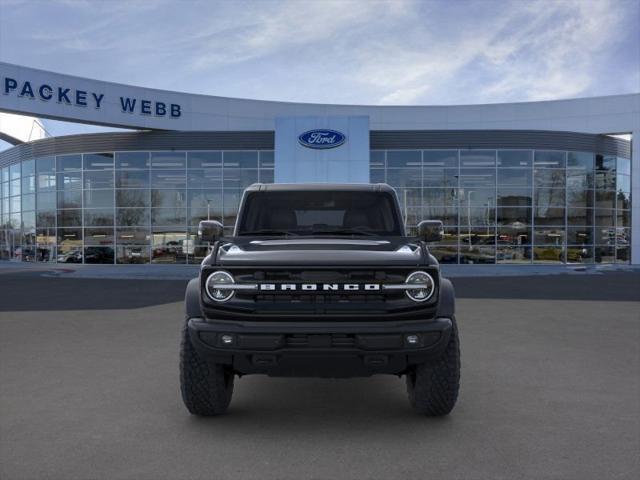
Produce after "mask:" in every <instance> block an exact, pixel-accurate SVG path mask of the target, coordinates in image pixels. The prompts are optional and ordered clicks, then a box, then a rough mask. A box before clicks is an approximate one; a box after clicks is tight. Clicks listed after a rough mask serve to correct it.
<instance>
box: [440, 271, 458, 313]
mask: <svg viewBox="0 0 640 480" xmlns="http://www.w3.org/2000/svg"><path fill="white" fill-rule="evenodd" d="M455 313H456V293H455V290H454V289H453V283H451V280H449V279H447V278H441V279H440V293H439V294H438V312H437V316H438V317H444V318H453V316H454V315H455Z"/></svg>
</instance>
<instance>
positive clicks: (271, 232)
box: [239, 228, 298, 236]
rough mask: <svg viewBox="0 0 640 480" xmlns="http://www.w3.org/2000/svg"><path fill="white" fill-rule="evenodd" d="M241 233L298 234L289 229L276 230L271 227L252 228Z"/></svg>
mask: <svg viewBox="0 0 640 480" xmlns="http://www.w3.org/2000/svg"><path fill="white" fill-rule="evenodd" d="M239 235H285V236H288V235H291V236H297V235H298V234H297V233H295V232H292V231H289V230H274V229H270V228H263V229H260V230H251V231H248V232H240V233H239Z"/></svg>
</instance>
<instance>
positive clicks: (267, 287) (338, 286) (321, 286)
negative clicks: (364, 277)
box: [259, 283, 381, 292]
mask: <svg viewBox="0 0 640 480" xmlns="http://www.w3.org/2000/svg"><path fill="white" fill-rule="evenodd" d="M259 288H260V290H261V291H272V292H273V291H280V292H284V291H298V290H301V291H307V292H313V291H318V290H321V291H324V292H330V291H342V292H352V291H358V290H366V291H376V290H380V289H381V286H380V284H379V283H364V284H359V283H300V284H296V283H280V284H276V283H261V284H260V287H259Z"/></svg>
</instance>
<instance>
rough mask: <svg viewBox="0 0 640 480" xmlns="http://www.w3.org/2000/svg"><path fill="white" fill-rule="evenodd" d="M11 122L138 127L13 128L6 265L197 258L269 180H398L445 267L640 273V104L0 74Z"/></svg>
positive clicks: (3, 190) (2, 167)
mask: <svg viewBox="0 0 640 480" xmlns="http://www.w3.org/2000/svg"><path fill="white" fill-rule="evenodd" d="M0 88H1V89H2V94H1V95H0V112H6V113H14V114H20V115H30V116H34V117H38V118H48V119H57V120H64V121H70V122H78V123H84V124H94V125H102V126H111V127H120V128H126V129H128V130H131V131H117V132H109V133H98V134H82V135H70V136H62V137H49V138H43V139H39V140H34V141H26V142H25V141H21V140H20V139H18V138H15V137H13V136H12V135H11V134H10V133H7V131H6V130H5V129H3V128H2V124H0V139H3V140H5V141H9V142H10V143H12V144H14V146H12V147H11V148H8V149H6V150H4V151H1V152H0V220H1V221H0V259H3V260H13V261H30V262H65V263H74V262H84V263H123V264H126V263H182V264H184V263H198V262H200V261H201V260H202V257H203V255H204V254H205V252H206V246H203V245H200V244H199V242H198V239H197V236H196V232H197V225H198V222H199V221H201V220H205V219H211V220H219V221H221V222H222V223H223V225H224V226H225V228H227V229H228V232H231V231H232V227H233V225H234V222H235V218H236V213H237V209H238V205H239V201H240V198H241V195H242V191H243V189H244V188H245V187H247V186H248V185H251V184H253V183H256V182H262V183H273V182H287V183H296V182H339V183H379V182H384V183H388V184H389V185H391V186H392V187H393V188H394V189H395V190H396V192H397V194H398V198H399V201H400V205H401V209H402V212H403V216H404V221H405V224H406V226H407V228H408V230H409V231H410V232H411V231H415V226H416V225H417V224H418V222H420V221H421V220H426V219H440V220H442V222H443V223H444V226H445V235H444V238H443V239H442V241H440V242H437V243H435V244H433V245H432V246H431V250H432V252H433V253H434V255H435V256H436V257H437V258H438V259H439V260H440V261H441V262H443V263H464V264H514V265H520V264H528V263H541V264H542V263H549V264H557V263H584V264H601V263H622V264H629V263H632V264H640V232H638V228H640V227H639V226H640V204H639V203H640V181H639V178H638V176H639V173H638V172H640V165H639V159H640V149H639V148H638V144H639V143H640V142H638V141H637V139H639V138H640V94H628V95H616V96H608V97H594V98H583V99H572V100H559V101H546V102H528V103H505V104H489V105H455V106H350V105H320V104H303V103H286V102H271V101H261V100H246V99H236V98H224V97H215V96H205V95H195V94H187V93H180V92H172V91H163V90H154V89H148V88H142V87H135V86H129V85H122V84H114V83H108V82H103V81H98V80H91V79H86V78H79V77H73V76H68V75H63V74H58V73H52V72H46V71H42V70H36V69H31V68H26V67H22V66H17V65H12V64H6V63H0Z"/></svg>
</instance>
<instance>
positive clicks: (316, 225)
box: [236, 190, 402, 236]
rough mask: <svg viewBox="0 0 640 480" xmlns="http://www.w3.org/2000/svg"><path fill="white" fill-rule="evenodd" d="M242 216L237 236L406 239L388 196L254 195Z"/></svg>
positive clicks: (357, 193)
mask: <svg viewBox="0 0 640 480" xmlns="http://www.w3.org/2000/svg"><path fill="white" fill-rule="evenodd" d="M241 215H242V216H241V218H240V219H239V222H238V228H237V232H236V235H361V236H368V235H386V236H393V235H402V226H401V223H400V221H399V218H398V214H397V210H396V208H395V199H394V198H393V196H392V195H391V194H390V193H388V192H367V191H350V192H349V191H347V192H345V191H330V190H327V191H307V192H305V191H299V192H295V191H289V192H284V191H279V192H277V191H276V192H269V191H266V192H252V193H250V194H249V195H248V197H247V199H246V201H245V203H244V206H243V209H242V212H241Z"/></svg>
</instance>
